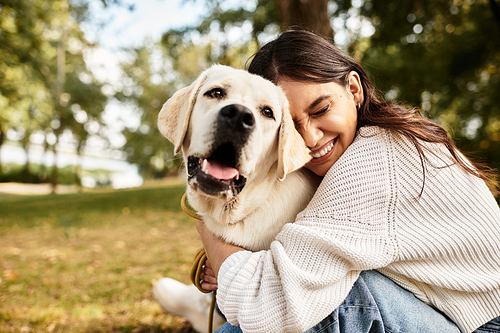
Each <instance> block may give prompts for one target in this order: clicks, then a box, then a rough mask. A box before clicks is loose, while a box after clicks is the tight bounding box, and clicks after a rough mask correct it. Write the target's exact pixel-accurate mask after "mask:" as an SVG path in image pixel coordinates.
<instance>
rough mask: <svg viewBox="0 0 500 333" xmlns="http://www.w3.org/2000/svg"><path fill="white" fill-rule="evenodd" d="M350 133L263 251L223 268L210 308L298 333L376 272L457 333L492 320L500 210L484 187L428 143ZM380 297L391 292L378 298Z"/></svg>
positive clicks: (257, 325) (248, 328)
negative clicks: (420, 145) (419, 146)
mask: <svg viewBox="0 0 500 333" xmlns="http://www.w3.org/2000/svg"><path fill="white" fill-rule="evenodd" d="M428 147H429V148H430V149H431V150H432V151H434V152H441V153H440V156H441V157H440V158H437V157H436V156H434V155H433V154H430V153H429V152H427V153H426V156H427V157H428V158H429V160H430V162H431V163H430V164H432V165H429V164H427V168H426V172H425V186H424V189H423V193H422V195H421V196H420V197H419V195H420V193H421V190H422V186H423V183H424V173H423V170H422V165H421V160H420V158H419V156H418V154H417V150H416V148H415V146H414V145H413V144H412V143H411V142H410V141H409V140H407V139H405V138H402V137H401V136H399V135H397V134H393V133H391V132H389V131H386V130H383V129H380V128H377V127H364V128H361V129H360V131H359V133H358V135H357V136H356V138H355V140H354V142H353V143H352V144H351V145H350V146H349V148H348V149H347V150H346V151H345V152H344V154H343V155H342V156H341V157H340V159H339V160H338V161H337V162H336V163H335V165H334V166H333V167H332V168H331V169H330V171H329V172H328V173H327V175H326V176H325V178H324V179H323V182H322V183H321V185H320V187H319V189H318V191H317V192H316V195H315V196H314V198H313V199H312V201H311V202H310V204H309V206H308V207H307V208H306V209H305V210H304V211H303V212H301V213H300V214H299V215H298V216H297V219H296V221H295V223H290V224H287V225H286V226H285V227H284V228H283V230H282V232H281V233H280V234H279V235H278V236H277V238H276V240H275V241H274V242H273V243H272V245H271V249H270V250H268V251H260V252H256V253H252V252H249V251H241V252H237V253H235V254H233V255H231V256H230V257H229V258H228V259H226V261H225V262H224V263H223V265H222V267H221V269H220V271H219V275H218V284H219V290H218V296H217V297H218V304H219V306H220V308H221V310H222V311H223V313H224V314H225V315H226V317H227V319H228V321H229V322H230V323H231V324H233V325H240V326H241V328H242V330H243V331H244V332H273V333H274V332H304V331H306V330H307V329H309V328H311V327H312V326H314V325H316V324H317V323H319V322H320V321H321V320H322V319H324V318H325V317H326V316H328V315H329V314H330V313H331V312H333V311H334V309H335V308H336V307H337V306H338V305H339V304H340V303H341V302H342V301H343V300H344V298H345V297H346V296H347V294H348V293H349V291H350V289H351V287H352V285H353V284H354V282H355V281H356V279H357V278H358V275H359V272H360V271H361V270H369V269H377V270H379V271H380V272H381V273H383V274H385V275H386V276H388V277H389V278H391V279H392V280H394V281H395V282H396V283H398V284H399V285H401V286H402V287H404V288H406V289H408V290H410V291H411V292H413V293H414V294H415V295H416V296H417V297H418V298H419V299H421V300H422V301H424V302H426V303H428V304H431V305H433V306H434V307H436V308H438V309H440V310H441V311H443V312H444V313H445V314H446V315H448V316H449V317H450V319H452V320H453V321H454V322H455V323H456V324H457V325H458V326H459V328H460V330H461V331H462V332H471V331H473V330H474V329H476V328H477V327H479V326H481V325H482V324H484V323H486V322H488V321H489V320H491V319H493V318H495V317H497V316H500V210H499V207H498V205H497V203H496V202H495V200H494V198H493V196H492V195H491V193H490V191H489V190H488V188H487V186H486V185H485V183H484V182H483V181H482V180H480V179H478V178H477V177H473V176H470V175H468V174H466V173H465V172H463V171H462V170H461V169H460V168H459V167H458V166H456V165H454V166H451V167H444V168H443V166H444V165H446V163H449V161H450V159H449V158H448V157H447V156H448V154H447V153H445V152H444V150H443V148H442V147H441V146H439V145H437V144H433V145H428ZM388 296H389V297H390V295H388Z"/></svg>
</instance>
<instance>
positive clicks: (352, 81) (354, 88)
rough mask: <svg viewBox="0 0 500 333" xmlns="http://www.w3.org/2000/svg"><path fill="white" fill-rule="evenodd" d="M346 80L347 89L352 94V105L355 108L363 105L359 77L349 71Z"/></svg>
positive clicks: (361, 86)
mask: <svg viewBox="0 0 500 333" xmlns="http://www.w3.org/2000/svg"><path fill="white" fill-rule="evenodd" d="M347 78H348V83H349V85H348V87H347V89H348V90H349V92H350V93H351V94H352V97H353V98H354V103H355V104H356V106H359V105H361V104H363V101H364V94H363V85H362V84H361V78H360V77H359V74H358V73H357V72H355V71H351V72H350V73H349V75H348V76H347Z"/></svg>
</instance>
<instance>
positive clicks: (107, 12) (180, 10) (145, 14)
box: [84, 0, 205, 49]
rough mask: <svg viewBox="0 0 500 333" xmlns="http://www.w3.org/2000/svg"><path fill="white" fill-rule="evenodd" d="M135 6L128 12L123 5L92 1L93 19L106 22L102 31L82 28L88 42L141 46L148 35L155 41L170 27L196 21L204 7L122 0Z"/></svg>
mask: <svg viewBox="0 0 500 333" xmlns="http://www.w3.org/2000/svg"><path fill="white" fill-rule="evenodd" d="M124 2H125V3H126V4H132V5H133V6H134V10H133V11H129V10H128V9H127V8H126V7H124V6H110V7H108V8H104V6H103V5H102V2H101V1H93V2H91V8H90V10H91V15H92V17H93V19H94V20H101V21H102V20H104V21H105V22H107V24H106V26H105V28H104V29H103V30H96V29H95V28H94V27H92V26H86V27H84V31H85V32H86V37H87V38H88V39H89V40H90V41H99V42H100V44H101V46H102V47H104V48H106V49H116V48H119V47H124V46H125V47H126V46H134V45H140V44H142V42H143V41H144V39H145V38H147V37H152V38H153V39H155V40H158V39H159V38H160V37H161V35H162V33H164V32H166V31H167V30H168V29H171V28H181V27H184V26H188V25H193V24H196V23H197V22H198V21H199V19H200V17H201V16H202V15H203V14H204V12H205V9H204V8H203V6H202V5H201V4H200V1H194V0H124Z"/></svg>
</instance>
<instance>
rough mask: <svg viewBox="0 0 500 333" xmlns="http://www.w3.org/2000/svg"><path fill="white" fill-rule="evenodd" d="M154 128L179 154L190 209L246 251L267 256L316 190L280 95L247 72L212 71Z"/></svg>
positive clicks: (174, 100) (171, 103)
mask: <svg viewBox="0 0 500 333" xmlns="http://www.w3.org/2000/svg"><path fill="white" fill-rule="evenodd" d="M158 128H159V129H160V131H161V133H162V134H163V135H165V136H166V137H167V138H168V139H169V140H170V141H172V142H173V143H174V145H175V152H176V153H178V152H179V151H180V150H181V149H182V152H183V158H184V162H185V165H186V171H187V194H188V200H189V204H190V205H191V206H192V207H193V208H194V209H196V210H197V211H198V213H199V214H200V215H201V216H202V217H203V221H204V222H205V224H206V226H207V228H208V229H209V230H210V231H212V232H213V233H214V234H216V235H218V236H220V237H222V238H223V239H225V240H226V241H227V242H229V243H232V244H235V245H238V246H241V247H243V248H245V249H248V250H251V251H258V250H262V249H269V247H270V244H271V242H272V241H273V240H274V239H275V237H276V235H277V234H278V233H279V232H280V231H281V229H282V227H283V225H284V224H285V223H288V222H293V221H294V220H295V216H296V215H297V213H298V212H300V211H301V210H303V209H304V208H305V207H306V205H307V204H308V202H309V201H310V199H311V197H312V195H313V194H314V191H315V190H316V188H317V186H318V184H319V181H320V179H319V177H317V176H315V175H314V174H312V173H311V172H310V171H308V170H306V169H305V168H301V167H302V166H303V165H304V164H305V163H306V162H307V161H308V160H309V159H310V156H309V152H308V149H307V147H306V146H305V143H304V141H303V139H302V137H301V136H300V134H299V133H298V132H297V131H296V130H295V126H294V124H293V121H292V118H291V116H290V114H289V112H288V101H287V99H286V97H285V95H284V93H283V92H282V91H281V89H280V88H279V87H277V86H276V85H274V84H273V83H271V82H270V81H267V80H265V79H263V78H261V77H259V76H257V75H252V74H249V73H248V72H246V71H243V70H237V69H234V68H231V67H227V66H221V65H214V66H212V67H211V68H209V69H208V70H206V71H205V72H203V73H202V74H201V75H200V77H199V78H198V79H197V80H196V81H195V82H194V83H193V84H191V85H190V86H189V87H186V88H184V89H181V90H179V91H178V92H176V93H175V94H174V95H173V96H172V97H171V98H170V99H169V100H168V101H167V102H166V103H165V105H164V106H163V108H162V109H161V111H160V114H159V116H158Z"/></svg>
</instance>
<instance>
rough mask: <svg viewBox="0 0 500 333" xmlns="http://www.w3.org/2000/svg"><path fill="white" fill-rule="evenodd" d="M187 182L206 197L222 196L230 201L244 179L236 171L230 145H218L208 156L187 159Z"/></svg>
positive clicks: (235, 156)
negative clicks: (197, 188) (192, 182)
mask: <svg viewBox="0 0 500 333" xmlns="http://www.w3.org/2000/svg"><path fill="white" fill-rule="evenodd" d="M187 169H188V170H187V171H188V181H191V180H193V179H195V180H196V181H195V182H194V184H193V185H194V186H198V187H199V189H200V190H201V191H203V192H205V193H206V194H208V195H222V196H225V197H226V199H227V200H231V199H232V198H234V197H235V196H236V195H237V194H238V193H240V192H241V190H242V189H243V187H244V186H245V183H246V178H245V177H243V176H242V175H240V172H239V171H238V169H237V154H236V150H235V149H234V146H233V144H232V143H229V142H228V143H224V144H222V145H220V146H219V147H218V148H217V149H216V150H215V151H214V152H213V153H212V154H211V155H210V156H208V157H207V158H201V157H196V156H189V157H188V165H187Z"/></svg>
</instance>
